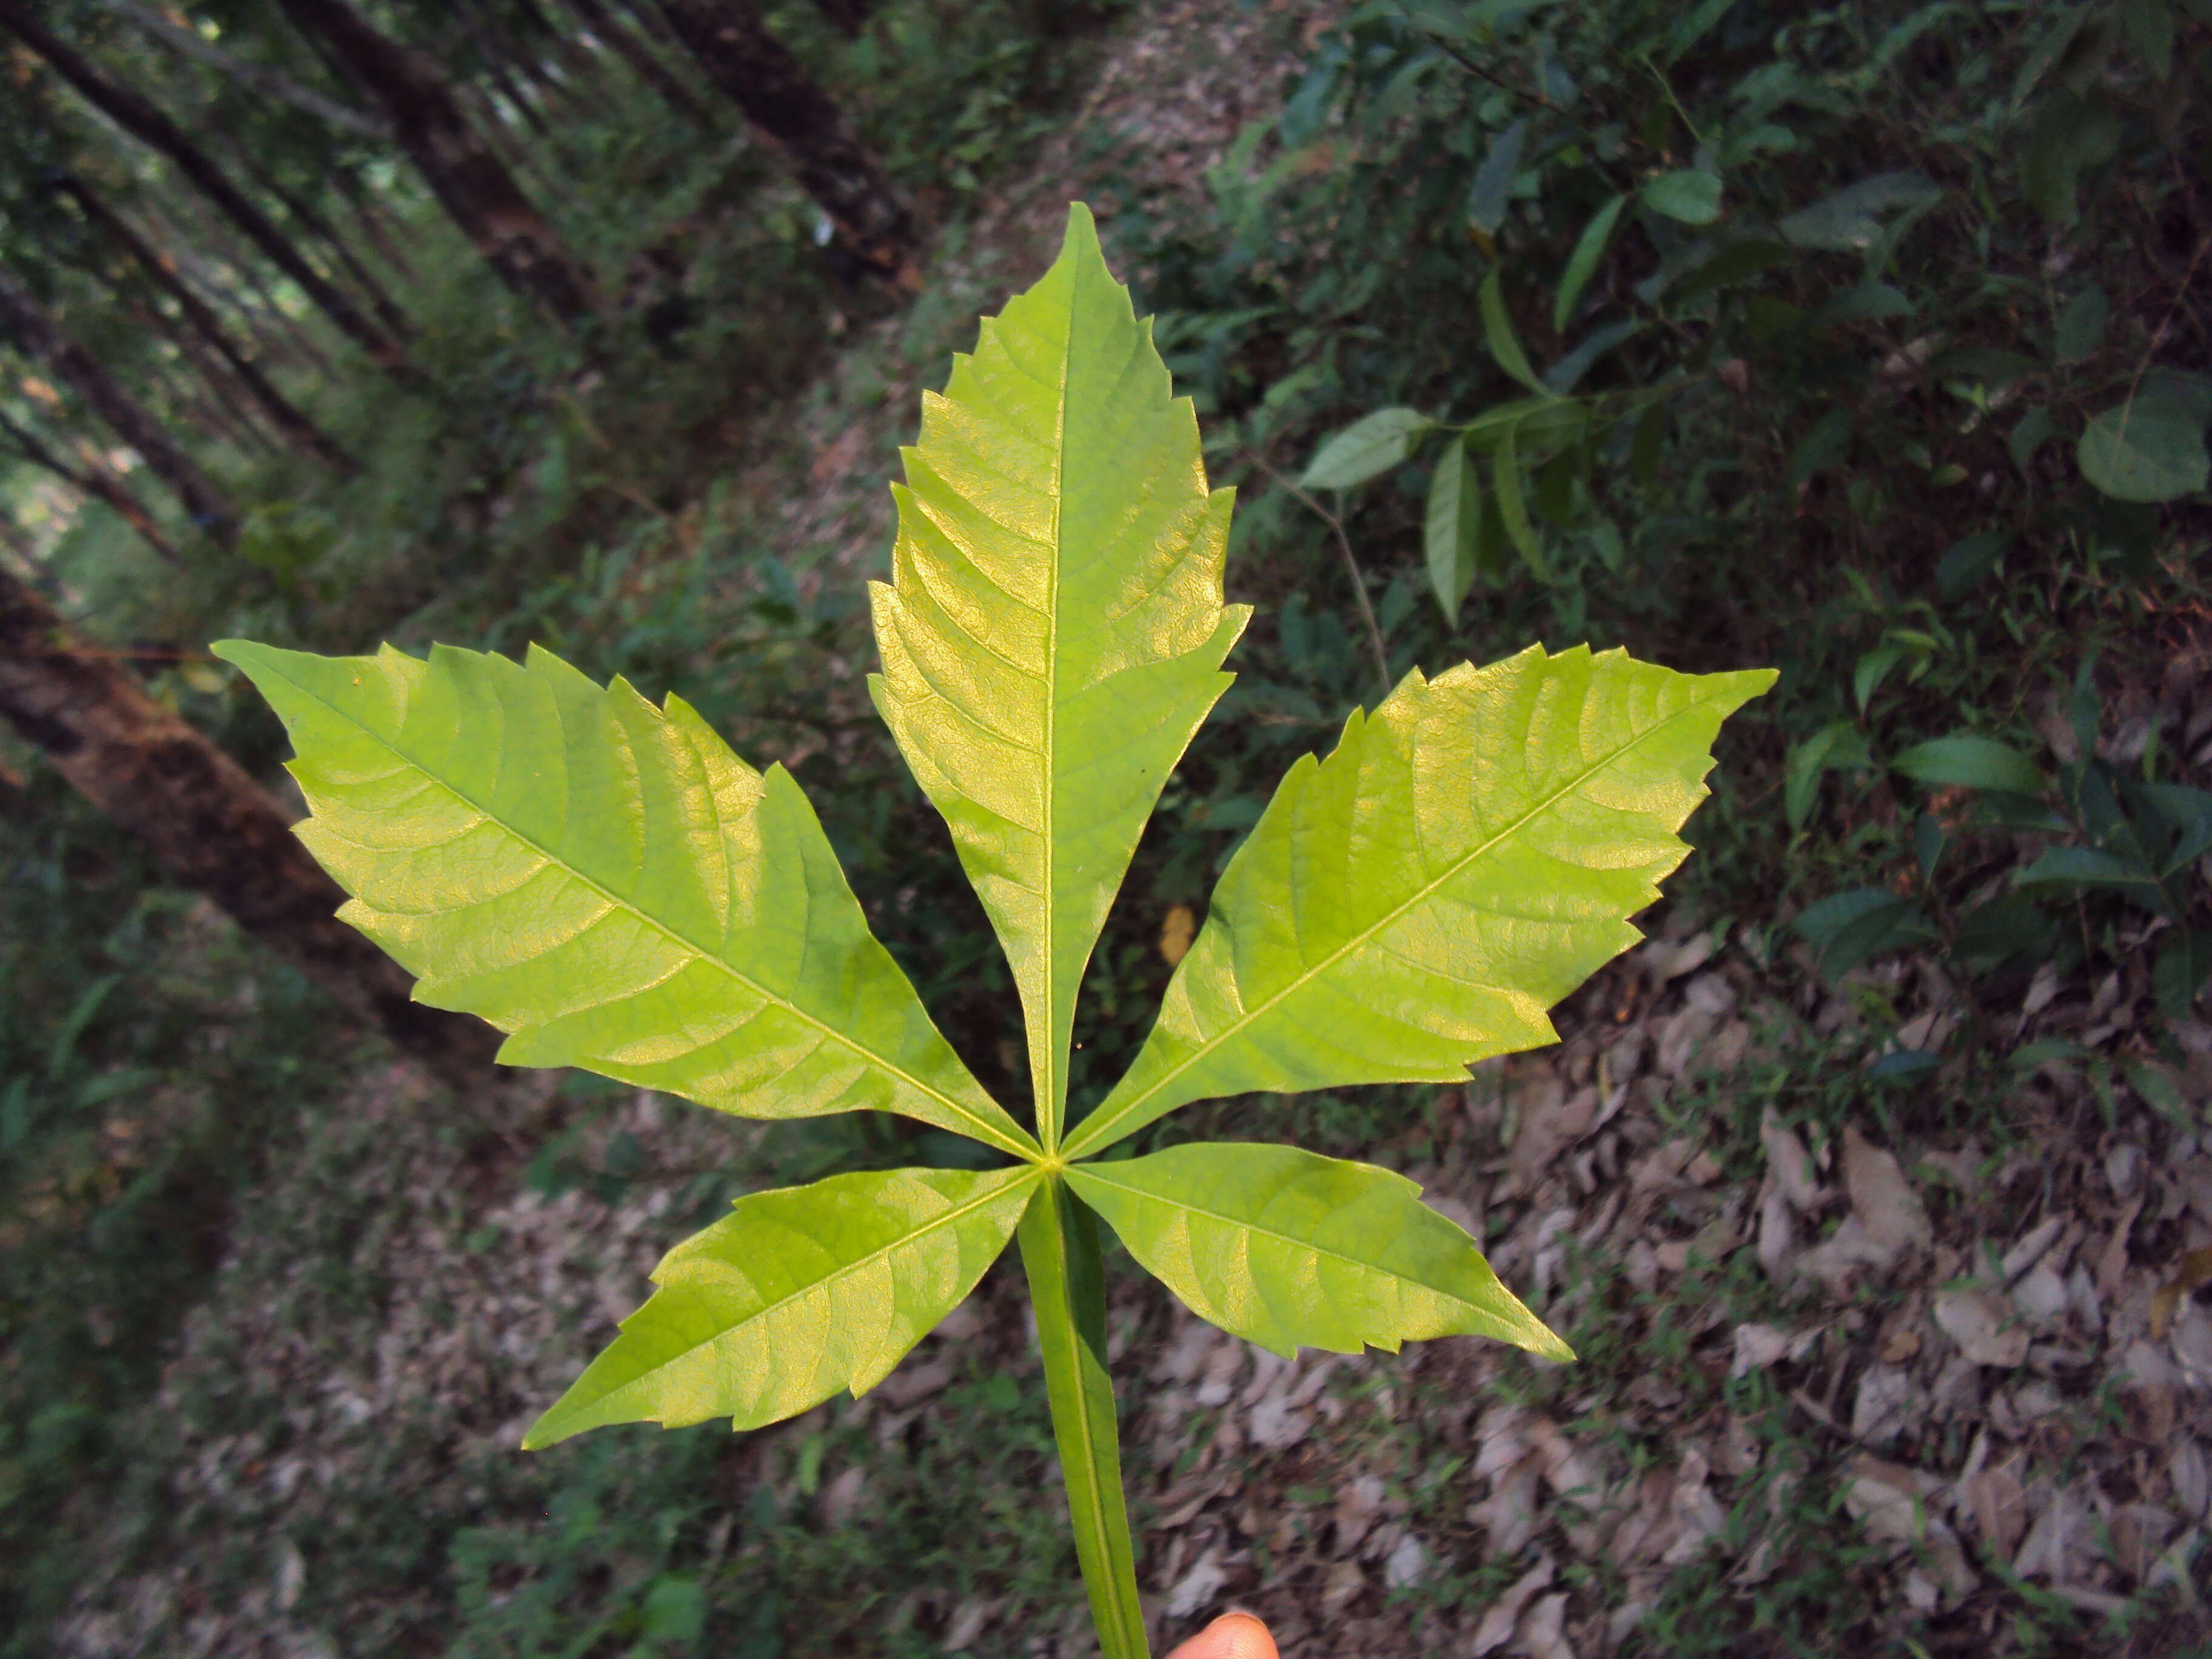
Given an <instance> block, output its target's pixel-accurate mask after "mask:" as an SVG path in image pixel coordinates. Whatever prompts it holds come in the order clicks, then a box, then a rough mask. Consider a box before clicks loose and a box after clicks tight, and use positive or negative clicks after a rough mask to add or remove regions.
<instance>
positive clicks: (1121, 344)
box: [868, 204, 1252, 1149]
mask: <svg viewBox="0 0 2212 1659" xmlns="http://www.w3.org/2000/svg"><path fill="white" fill-rule="evenodd" d="M904 454H905V459H906V472H907V483H906V485H905V487H904V488H902V489H901V488H898V487H897V486H894V489H895V490H896V494H897V496H898V506H899V534H898V544H897V546H896V549H895V550H893V552H892V556H891V562H892V573H893V576H894V582H893V583H892V584H890V585H886V584H884V583H882V582H875V583H872V584H870V590H869V596H870V598H871V599H872V601H873V604H874V607H875V621H876V643H877V646H878V648H879V649H880V650H881V651H882V653H883V659H884V671H883V672H882V673H881V674H879V675H872V676H871V677H870V678H869V681H868V689H869V690H870V692H871V693H872V695H873V696H874V697H875V701H876V707H877V708H878V709H879V710H881V711H882V714H883V716H884V720H885V721H886V722H887V723H888V724H889V725H890V728H891V731H892V732H893V734H894V735H895V736H896V738H897V740H898V745H899V752H900V753H901V754H902V755H904V756H905V757H906V762H907V764H908V766H909V767H911V768H913V769H914V775H915V778H916V779H917V780H918V781H920V782H921V787H922V789H923V791H924V793H927V795H928V797H929V799H931V801H932V802H933V803H934V804H935V805H936V807H937V810H938V811H940V812H942V813H943V814H944V815H945V823H947V824H949V825H950V826H951V830H952V838H953V841H954V842H955V843H956V844H957V847H958V848H959V853H960V862H961V866H962V867H963V868H964V869H965V870H966V871H967V872H968V878H969V880H970V881H971V882H973V883H974V884H975V891H976V893H977V894H978V896H981V899H982V901H983V908H985V909H986V910H987V911H988V912H989V914H990V917H991V924H992V926H993V927H994V928H995V929H996V930H997V932H998V935H999V942H1000V945H1001V946H1002V947H1003V948H1004V949H1005V951H1006V958H1007V961H1008V963H1010V964H1011V965H1012V969H1013V975H1014V983H1015V985H1016V986H1017V987H1019V990H1020V993H1021V999H1022V1013H1023V1016H1024V1019H1025V1021H1026V1023H1027V1025H1028V1028H1029V1047H1030V1079H1031V1082H1032V1084H1033V1085H1034V1087H1035V1095H1036V1101H1037V1103H1038V1106H1037V1111H1038V1118H1039V1125H1038V1138H1039V1139H1041V1140H1042V1142H1043V1143H1044V1145H1045V1146H1046V1147H1047V1148H1048V1149H1049V1148H1050V1147H1052V1146H1054V1144H1056V1142H1057V1141H1058V1139H1059V1124H1060V1108H1061V1104H1062V1103H1063V1101H1064V1099H1065V1097H1066V1089H1067V1064H1066V1061H1067V1045H1068V1031H1069V1027H1070V1025H1071V1024H1072V1023H1073V1019H1074V1017H1075V991H1076V987H1077V985H1078V984H1079V982H1080V981H1081V980H1082V977H1083V969H1084V964H1085V963H1086V962H1088V961H1089V960H1090V957H1091V947H1092V946H1093V945H1096V944H1097V941H1098V933H1099V930H1100V929H1101V928H1102V927H1103V926H1104V925H1105V921H1106V912H1107V910H1108V908H1109V906H1111V905H1112V903H1113V902H1114V892H1115V889H1116V888H1117V887H1119V886H1120V885H1121V876H1122V872H1124V871H1126V870H1127V868H1128V866H1129V858H1130V855H1131V854H1132V853H1133V851H1134V850H1135V848H1136V845H1137V838H1138V836H1139V835H1141V834H1142V833H1143V832H1144V828H1145V820H1146V818H1148V817H1151V816H1152V804H1153V802H1155V801H1156V800H1158V799H1159V793H1160V788H1161V786H1162V785H1164V783H1165V782H1166V781H1167V776H1168V773H1169V772H1170V770H1171V769H1173V768H1174V766H1175V763H1176V761H1177V760H1178V759H1180V758H1181V757H1182V751H1183V750H1184V749H1185V748H1186V747H1187V746H1188V744H1189V742H1190V739H1191V734H1192V733H1193V732H1196V731H1197V730H1198V728H1199V726H1200V725H1201V724H1202V723H1203V722H1204V720H1205V719H1206V713H1207V711H1208V710H1209V709H1211V708H1212V707H1213V705H1214V703H1215V702H1216V701H1217V700H1218V699H1219V697H1220V696H1221V694H1222V692H1223V691H1225V690H1227V689H1228V686H1229V682H1230V681H1231V678H1234V676H1231V675H1228V674H1224V673H1221V672H1219V669H1220V666H1221V659H1223V658H1224V657H1225V656H1226V655H1227V654H1228V652H1229V647H1231V645H1232V644H1234V643H1235V642H1236V640H1237V635H1239V634H1240V633H1242V632H1243V629H1244V624H1245V623H1246V621H1247V620H1248V619H1249V617H1251V614H1252V611H1251V607H1250V606H1249V605H1229V606H1224V605H1223V604H1222V602H1221V598H1222V593H1221V581H1222V563H1223V561H1224V559H1225V557H1226V556H1227V551H1228V544H1229V508H1230V500H1231V492H1230V491H1228V490H1225V489H1221V490H1214V491H1212V493H1210V494H1209V493H1208V491H1207V489H1206V471H1205V468H1204V466H1203V465H1201V464H1200V459H1199V447H1198V421H1197V418H1196V417H1195V416H1194V415H1193V414H1192V412H1191V406H1190V400H1189V399H1188V398H1174V397H1172V396H1171V395H1170V389H1169V385H1168V372H1167V368H1166V366H1165V365H1164V364H1163V363H1162V362H1160V357H1159V353H1158V352H1157V351H1155V350H1154V349H1152V324H1151V322H1150V320H1149V319H1147V320H1146V321H1145V322H1143V323H1139V322H1138V321H1137V320H1136V318H1135V317H1134V315H1133V313H1132V312H1131V309H1130V306H1129V291H1128V290H1127V289H1125V288H1123V287H1122V286H1121V284H1120V283H1116V282H1115V280H1114V279H1113V277H1112V276H1110V275H1109V274H1108V272H1107V270H1106V263H1105V260H1104V258H1103V256H1102V255H1101V254H1100V252H1099V251H1098V235H1097V230H1096V229H1095V228H1093V226H1092V224H1091V213H1090V210H1088V209H1087V208H1085V207H1083V206H1082V205H1081V204H1077V205H1076V206H1074V207H1073V208H1072V209H1071V210H1069V213H1068V220H1067V237H1066V243H1065V244H1064V245H1063V246H1062V247H1061V249H1060V258H1058V259H1057V260H1056V261H1055V262H1054V264H1053V267H1052V269H1051V270H1048V271H1047V272H1046V273H1045V276H1044V279H1043V280H1042V282H1040V283H1037V285H1036V287H1035V288H1033V289H1030V291H1029V292H1028V293H1026V294H1024V295H1018V297H1016V298H1015V299H1013V300H1012V301H1009V302H1008V303H1007V306H1006V310H1005V311H1004V312H1002V313H1000V315H998V316H997V317H987V318H985V319H983V324H982V328H981V334H980V336H979V337H978V338H977V340H976V343H975V354H974V355H973V356H963V357H958V358H956V359H955V360H954V363H953V370H952V379H951V382H950V383H949V384H948V385H947V386H945V395H944V396H943V397H938V396H936V395H935V394H933V393H929V394H925V395H924V398H923V400H922V423H921V441H920V442H919V443H918V444H916V445H915V447H913V448H911V449H908V450H907V451H905V452H904Z"/></svg>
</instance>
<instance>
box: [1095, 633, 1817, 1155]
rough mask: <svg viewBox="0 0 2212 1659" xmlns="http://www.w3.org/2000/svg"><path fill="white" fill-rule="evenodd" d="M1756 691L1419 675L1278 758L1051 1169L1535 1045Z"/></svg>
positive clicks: (1610, 952)
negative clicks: (1147, 1134)
mask: <svg viewBox="0 0 2212 1659" xmlns="http://www.w3.org/2000/svg"><path fill="white" fill-rule="evenodd" d="M1773 683H1774V671H1772V670H1771V669H1753V670H1750V671H1745V672H1741V673H1734V674H1678V673H1676V672H1674V671H1673V670H1672V669H1668V668H1661V667H1658V666H1656V665H1654V664H1650V663H1642V662H1637V661H1635V660H1634V659H1632V658H1631V657H1629V656H1628V655H1627V653H1625V652H1620V651H1607V652H1605V653H1602V654H1601V655H1598V656H1592V655H1591V654H1590V653H1589V650H1588V648H1587V647H1580V646H1578V647H1575V648H1574V649H1573V650H1571V651H1563V652H1561V653H1559V655H1557V656H1547V655H1546V654H1545V652H1544V650H1543V647H1541V646H1531V647H1529V648H1528V650H1526V651H1523V652H1522V653H1521V654H1520V655H1518V656H1516V657H1510V658H1508V659H1506V660H1505V661H1504V662H1498V663H1492V665H1490V666H1489V667H1487V668H1482V669H1477V668H1475V667H1474V666H1473V665H1468V664H1462V665H1461V666H1459V667H1457V668H1455V669H1452V670H1451V671H1449V672H1447V673H1443V674H1440V675H1438V676H1437V678H1435V679H1433V680H1427V679H1424V678H1422V676H1421V673H1420V671H1419V670H1418V669H1416V670H1414V671H1413V672H1412V673H1410V674H1408V675H1407V677H1406V678H1405V679H1404V680H1402V681H1401V682H1400V684H1399V685H1398V689H1397V690H1395V691H1394V692H1392V693H1391V694H1390V696H1389V697H1388V698H1386V699H1385V700H1384V701H1383V704H1382V706H1381V707H1380V708H1377V709H1376V711H1375V712H1374V714H1360V713H1357V712H1355V713H1354V714H1352V718H1351V719H1350V720H1346V722H1345V727H1344V736H1343V738H1342V739H1341V740H1340V742H1339V743H1338V744H1337V746H1336V748H1335V750H1334V752H1332V753H1331V754H1330V756H1329V757H1328V759H1327V760H1325V761H1320V762H1316V760H1315V759H1314V758H1313V757H1312V756H1310V755H1308V756H1304V757H1301V758H1300V759H1299V760H1298V762H1297V764H1296V765H1294V766H1292V767H1291V769H1290V773H1289V775H1287V776H1285V778H1284V780H1283V781H1282V784H1281V786H1280V787H1279V788H1277V790H1276V791H1275V795H1274V799H1273V800H1271V801H1269V802H1268V803H1267V811H1265V812H1264V813H1262V814H1261V818H1260V822H1259V823H1257V824H1256V825H1255V826H1254V828H1253V830H1252V834H1251V836H1249V838H1248V839H1247V840H1246V841H1245V842H1244V844H1243V846H1242V847H1240V848H1237V856H1236V857H1235V858H1234V859H1232V860H1230V864H1229V867H1228V869H1226V870H1225V871H1224V872H1222V877H1221V882H1220V884H1219V885H1218V887H1217V888H1216V889H1215V890H1214V895H1213V900H1212V908H1211V910H1210V911H1209V912H1208V914H1207V915H1206V926H1205V927H1204V928H1203V929H1202V930H1200V933H1199V936H1198V939H1197V940H1196V941H1195V942H1194V944H1193V945H1192V946H1191V948H1190V951H1189V954H1188V955H1187V956H1185V957H1183V959H1182V962H1181V963H1178V964H1177V965H1176V972H1175V977H1174V978H1173V979H1171V980H1170V981H1169V982H1168V990H1167V996H1166V998H1165V1000H1164V1002H1163V1004H1162V1006H1161V1009H1160V1016H1159V1020H1158V1024H1155V1025H1154V1026H1153V1027H1152V1035H1151V1036H1149V1037H1148V1038H1146V1042H1145V1046H1144V1048H1143V1049H1142V1050H1140V1051H1139V1054H1138V1055H1137V1058H1136V1060H1135V1061H1134V1062H1133V1064H1132V1065H1131V1066H1130V1067H1129V1070H1128V1072H1127V1074H1126V1075H1125V1076H1124V1077H1123V1078H1122V1079H1121V1081H1120V1082H1119V1083H1117V1084H1116V1085H1115V1086H1114V1089H1113V1091H1112V1092H1110V1093H1109V1095H1108V1096H1107V1097H1106V1098H1105V1099H1104V1100H1103V1102H1101V1103H1100V1104H1099V1106H1098V1109H1097V1110H1096V1111H1095V1112H1093V1113H1092V1114H1091V1115H1090V1116H1089V1117H1087V1118H1085V1120H1084V1121H1082V1122H1081V1123H1079V1124H1078V1125H1077V1126H1076V1128H1075V1131H1074V1133H1073V1134H1072V1135H1071V1136H1070V1137H1069V1138H1068V1141H1067V1149H1066V1150H1067V1153H1068V1156H1070V1157H1071V1158H1076V1157H1083V1156H1086V1155H1088V1154H1090V1153H1091V1152H1097V1151H1098V1150H1099V1149H1100V1148H1102V1147H1104V1146H1109V1145H1111V1144H1112V1143H1113V1142H1114V1141H1115V1140H1118V1139H1121V1137H1122V1136H1124V1135H1126V1134H1127V1133H1130V1132H1131V1131H1133V1130H1134V1129H1137V1128H1139V1127H1141V1126H1143V1125H1145V1124H1146V1123H1149V1122H1151V1121H1152V1120H1153V1119H1154V1118H1157V1117H1158V1116H1159V1115H1161V1114H1162V1113H1164V1112H1170V1111H1173V1110H1174V1109H1176V1107H1178V1106H1181V1105H1183V1104H1184V1103H1187V1102H1189V1101H1194V1100H1205V1099H1208V1098H1210V1097H1214V1096H1218V1095H1235V1094H1244V1093H1247V1092H1249V1091H1257V1090H1270V1091H1279V1092H1283V1093H1291V1092H1295V1091H1300V1090H1304V1089H1326V1088H1334V1087H1342V1086H1345V1085H1352V1084H1361V1083H1419V1082H1434V1083H1449V1082H1456V1081H1458V1080H1460V1079H1463V1078H1464V1077H1465V1076H1466V1075H1467V1070H1466V1068H1467V1066H1468V1065H1469V1064H1471V1063H1472V1062H1473V1061H1475V1060H1482V1059H1485V1058H1486V1057H1487V1056H1489V1055H1492V1054H1508V1053H1510V1052H1512V1051H1513V1050H1515V1049H1518V1048H1534V1047H1536V1046H1537V1045H1538V1044H1540V1043H1545V1042H1552V1041H1553V1040H1554V1039H1555V1037H1556V1036H1557V1035H1558V1034H1557V1033H1556V1032H1555V1031H1553V1029H1552V1022H1551V1020H1550V1019H1549V1018H1547V1016H1546V1014H1545V1012H1544V1011H1545V1010H1546V1009H1547V1008H1549V1007H1550V1006H1552V1005H1553V1003H1555V1002H1557V1001H1558V1000H1559V999H1560V998H1561V997H1564V996H1565V995H1566V994H1567V993H1568V992H1570V991H1571V990H1573V989H1574V988H1575V987H1577V985H1580V984H1581V983H1582V982H1583V981H1584V980H1585V979H1587V978H1589V975H1591V974H1592V973H1594V972H1595V971H1596V969H1598V968H1599V967H1600V966H1601V965H1602V964H1603V963H1606V962H1608V961H1610V960H1611V959H1612V958H1613V957H1615V956H1617V955H1619V954H1620V952H1621V951H1625V950H1626V949H1627V948H1628V947H1629V946H1630V945H1633V944H1634V943H1635V942H1636V941H1637V940H1638V939H1639V938H1641V937H1642V935H1641V934H1639V933H1638V932H1637V931H1636V929H1635V928H1633V927H1631V926H1629V923H1628V918H1629V917H1630V916H1632V915H1634V914H1635V913H1636V912H1637V911H1638V910H1641V909H1643V908H1644V906H1646V905H1648V904H1650V902H1652V900H1654V899H1656V898H1657V897H1658V896H1659V887H1658V882H1659V878H1661V877H1662V876H1663V875H1666V874H1667V873H1668V872H1669V871H1671V870H1673V869H1674V866H1676V865H1678V864H1680V862H1681V861H1682V859H1683V856H1684V855H1685V854H1687V853H1688V851H1689V850H1690V849H1689V848H1688V847H1687V846H1686V845H1685V844H1684V843H1683V842H1681V840H1680V838H1678V837H1677V836H1676V835H1675V834H1674V831H1675V830H1676V829H1680V827H1681V824H1682V823H1683V821H1684V820H1685V819H1686V818H1687V817H1689V816H1690V812H1691V810H1692V808H1693V807H1695V806H1696V805H1697V804H1698V803H1699V801H1700V800H1701V799H1704V798H1705V784H1704V782H1703V780H1704V778H1705V773H1706V772H1707V770H1708V769H1711V765H1712V753H1711V750H1712V742H1713V738H1714V735H1715V734H1716V733H1717V732H1718V731H1719V729H1720V723H1721V721H1722V720H1723V719H1724V718H1726V717H1727V716H1728V715H1729V714H1731V713H1733V712H1734V711H1735V709H1737V708H1741V706H1742V705H1743V704H1744V703H1746V702H1748V701H1749V700H1750V699H1752V698H1753V697H1755V696H1758V695H1759V693H1760V692H1762V691H1764V690H1766V688H1767V687H1768V686H1770V685H1771V684H1773Z"/></svg>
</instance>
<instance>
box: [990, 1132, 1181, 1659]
mask: <svg viewBox="0 0 2212 1659" xmlns="http://www.w3.org/2000/svg"><path fill="white" fill-rule="evenodd" d="M1016 1237H1018V1239H1019V1240H1020V1242H1021V1247H1022V1267H1023V1270H1024V1272H1026V1273H1028V1274H1029V1280H1030V1298H1031V1299H1032V1300H1033V1301H1034V1303H1035V1304H1036V1322H1037V1346H1038V1347H1039V1348H1040V1349H1042V1352H1043V1354H1044V1381H1045V1391H1046V1394H1047V1395H1048V1398H1049V1399H1050V1400H1051V1402H1052V1431H1053V1437H1054V1439H1055V1440H1056V1441H1057V1442H1058V1443H1059V1444H1060V1472H1061V1474H1063V1475H1064V1476H1065V1477H1066V1481H1067V1510H1068V1515H1069V1516H1070V1518H1071V1519H1072V1520H1073V1522H1074V1523H1075V1553H1076V1559H1078V1560H1079V1561H1080V1562H1081V1563H1082V1565H1083V1582H1084V1583H1085V1585H1086V1586H1087V1587H1088V1588H1089V1589H1090V1591H1091V1618H1092V1619H1093V1620H1095V1621H1096V1622H1097V1626H1098V1639H1099V1644H1100V1645H1101V1646H1102V1647H1103V1649H1104V1650H1105V1655H1106V1659H1147V1655H1148V1652H1149V1650H1147V1648H1146V1644H1145V1617H1144V1612H1143V1610H1142V1608H1140V1607H1139V1605H1138V1602H1137V1570H1136V1554H1135V1551H1134V1550H1133V1548H1132V1547H1130V1543H1129V1513H1128V1510H1127V1508H1126V1507H1125V1506H1124V1504H1123V1503H1122V1498H1121V1435H1120V1431H1118V1430H1117V1429H1116V1427H1115V1413H1114V1384H1113V1381H1112V1379H1111V1378H1110V1377H1109V1376H1107V1374H1106V1284H1105V1273H1104V1267H1103V1262H1102V1261H1101V1259H1100V1256H1099V1250H1098V1218H1097V1217H1096V1216H1094V1215H1093V1214H1091V1212H1090V1211H1089V1210H1088V1209H1086V1208H1085V1207H1084V1206H1083V1204H1082V1202H1081V1200H1079V1199H1077V1198H1076V1196H1075V1195H1074V1194H1073V1193H1071V1192H1069V1191H1068V1190H1067V1183H1066V1182H1064V1181H1062V1180H1060V1178H1059V1177H1058V1176H1053V1177H1052V1178H1050V1179H1049V1180H1048V1181H1047V1182H1045V1184H1044V1186H1043V1188H1042V1189H1041V1190H1040V1191H1039V1192H1038V1193H1037V1195H1036V1197H1035V1198H1034V1199H1032V1200H1030V1207H1029V1209H1028V1211H1027V1212H1026V1213H1024V1215H1023V1217H1022V1225H1021V1230H1020V1231H1019V1232H1018V1234H1017V1235H1016Z"/></svg>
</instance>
